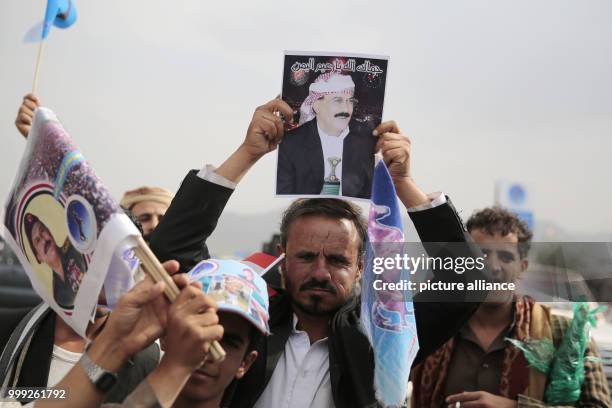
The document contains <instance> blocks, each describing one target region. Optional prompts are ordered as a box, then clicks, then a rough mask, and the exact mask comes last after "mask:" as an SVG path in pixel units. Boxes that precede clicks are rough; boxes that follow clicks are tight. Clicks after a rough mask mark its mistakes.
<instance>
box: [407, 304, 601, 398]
mask: <svg viewBox="0 0 612 408" xmlns="http://www.w3.org/2000/svg"><path fill="white" fill-rule="evenodd" d="M543 310H544V311H545V313H544V314H542V313H541V312H542V311H543ZM534 311H536V313H534ZM534 315H536V316H540V317H539V318H538V320H539V321H538V322H534V321H532V319H533V316H534ZM546 321H548V322H549V323H548V324H547V323H546ZM534 323H535V324H534ZM568 326H569V320H568V319H565V318H562V317H559V316H554V315H549V314H548V309H544V308H542V307H541V306H539V305H536V304H535V302H534V301H533V299H530V298H527V297H524V298H520V299H518V300H517V301H516V303H515V324H514V327H513V328H512V330H511V337H512V338H514V339H518V340H524V339H525V338H526V337H530V336H532V337H535V338H542V337H548V336H550V335H552V339H553V341H554V343H555V346H558V344H559V343H560V342H561V339H562V338H563V335H564V333H565V330H566V329H567V327H568ZM535 332H539V333H535ZM548 333H550V334H548ZM454 347H455V339H451V340H450V341H448V342H447V343H446V344H445V345H443V346H442V347H441V348H440V349H438V350H437V351H436V352H435V353H434V354H432V355H431V356H430V357H428V358H427V359H426V360H425V361H424V362H423V363H422V364H420V365H418V366H417V367H415V368H414V369H413V372H412V382H413V386H414V390H413V395H412V402H413V407H419V408H424V407H432V408H434V407H435V408H437V407H440V406H441V405H442V402H443V401H444V397H445V395H443V392H444V384H445V382H446V377H447V375H448V367H449V363H450V359H451V357H452V354H453V351H454ZM586 355H587V356H597V355H598V353H597V348H596V346H595V343H594V342H593V341H591V342H590V344H589V346H588V348H587V351H586ZM538 377H540V378H538ZM542 379H544V380H545V376H544V375H543V374H541V373H539V372H537V370H535V369H530V368H529V367H528V364H527V361H526V360H525V358H524V356H523V354H522V353H521V352H520V350H518V349H517V348H515V347H514V346H511V345H508V346H507V347H506V349H505V350H504V362H503V364H502V375H501V382H500V389H499V394H498V395H501V396H504V397H506V398H509V399H514V400H518V402H519V404H518V406H519V407H545V406H547V405H546V404H544V403H543V402H542V398H543V395H544V387H545V381H542ZM579 403H580V404H579V405H578V406H588V407H610V406H611V404H610V397H609V391H608V386H607V380H606V376H605V374H604V372H603V368H602V366H601V363H599V362H596V361H592V360H591V359H587V360H586V362H585V381H584V384H583V386H582V393H581V396H580V400H579ZM585 404H586V405H585Z"/></svg>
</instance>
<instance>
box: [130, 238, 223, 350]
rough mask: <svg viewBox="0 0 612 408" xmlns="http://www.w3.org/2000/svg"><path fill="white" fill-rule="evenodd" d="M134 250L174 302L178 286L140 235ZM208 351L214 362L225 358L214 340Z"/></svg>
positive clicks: (146, 270) (169, 298) (152, 276)
mask: <svg viewBox="0 0 612 408" xmlns="http://www.w3.org/2000/svg"><path fill="white" fill-rule="evenodd" d="M134 252H135V253H136V256H137V257H138V258H139V259H140V262H141V264H142V268H143V269H144V271H145V272H146V273H148V274H149V276H151V278H153V281H155V282H156V283H157V282H164V283H165V284H166V285H165V289H164V294H165V295H166V297H167V298H168V300H169V301H170V302H174V301H175V300H176V298H177V296H178V295H179V292H180V291H179V288H178V287H177V286H176V284H175V283H174V281H173V280H172V278H171V277H170V275H168V272H166V270H165V269H164V267H163V266H162V264H161V263H160V262H159V261H158V260H157V257H156V256H155V254H153V251H151V248H149V246H148V245H147V243H146V242H144V240H143V239H142V237H141V236H139V237H138V245H137V246H136V247H135V248H134ZM209 353H210V355H211V356H212V358H213V359H214V360H215V361H216V362H219V361H222V360H223V359H224V358H225V350H223V347H221V345H220V344H219V342H218V341H216V340H215V341H213V342H212V343H210V348H209Z"/></svg>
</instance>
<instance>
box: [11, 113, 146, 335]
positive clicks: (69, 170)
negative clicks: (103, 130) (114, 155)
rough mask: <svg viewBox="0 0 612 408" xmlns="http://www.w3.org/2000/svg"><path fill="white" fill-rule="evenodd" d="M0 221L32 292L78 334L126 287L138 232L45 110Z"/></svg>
mask: <svg viewBox="0 0 612 408" xmlns="http://www.w3.org/2000/svg"><path fill="white" fill-rule="evenodd" d="M2 221H3V222H2V225H1V226H0V228H1V230H2V234H3V236H4V239H5V240H6V242H7V243H8V244H9V245H10V246H11V247H12V249H13V251H14V252H15V253H16V254H17V256H18V257H19V259H20V261H21V263H22V265H23V266H24V269H25V271H26V273H27V274H28V276H29V278H30V281H31V282H32V286H33V288H34V290H36V292H37V293H38V294H39V295H40V297H41V298H43V299H44V301H45V302H47V303H48V304H49V305H50V306H51V307H52V308H53V309H54V310H55V311H56V312H57V314H58V315H59V316H60V317H61V318H63V319H64V320H65V321H66V322H67V323H68V324H69V325H70V326H72V327H73V328H74V329H75V330H76V331H77V332H78V333H79V334H80V335H82V336H84V335H85V330H86V328H87V324H88V322H89V321H90V320H91V319H92V317H93V316H94V313H95V310H96V306H97V305H105V306H111V307H112V305H113V304H114V302H116V300H117V299H118V297H119V296H120V293H123V292H124V291H125V290H127V289H128V288H129V287H131V286H132V285H133V278H132V275H131V272H132V271H133V270H134V269H135V268H136V264H135V261H134V259H133V257H131V255H130V254H131V250H130V245H131V240H130V239H129V238H130V237H134V236H137V235H138V234H139V232H138V230H137V228H136V227H135V226H134V224H133V223H132V222H131V221H130V219H129V218H128V217H127V216H126V215H125V214H124V213H123V211H122V210H121V209H120V207H119V206H118V205H117V203H116V202H115V201H114V200H113V199H112V197H111V196H110V194H109V192H108V190H107V189H106V187H105V186H104V185H103V184H102V182H101V181H100V179H99V178H98V177H97V176H96V174H95V172H94V170H93V168H92V167H91V166H90V165H89V163H88V162H87V161H86V160H85V157H84V156H83V154H82V153H81V151H80V150H79V148H78V147H77V146H76V144H75V143H74V141H73V140H72V139H71V138H70V136H69V135H68V133H67V132H66V131H65V130H64V128H63V127H62V125H61V124H60V122H59V121H58V120H57V117H56V116H55V114H54V113H53V112H52V111H51V110H49V109H46V108H39V109H37V110H36V113H35V117H34V123H33V125H32V130H31V131H30V134H29V135H28V142H27V145H26V150H25V153H24V156H23V158H22V160H21V163H20V165H19V169H18V171H17V175H16V177H15V181H14V182H13V187H12V189H11V191H10V193H9V195H8V198H7V201H6V205H5V208H4V212H3V214H2ZM122 258H124V259H122ZM111 263H112V274H109V277H112V279H111V280H110V281H107V283H106V285H105V286H106V288H105V289H106V290H102V289H103V288H102V287H103V285H104V283H105V279H106V277H107V271H108V270H109V267H110V266H111ZM109 300H110V301H109Z"/></svg>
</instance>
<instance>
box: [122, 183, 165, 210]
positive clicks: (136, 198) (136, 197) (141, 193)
mask: <svg viewBox="0 0 612 408" xmlns="http://www.w3.org/2000/svg"><path fill="white" fill-rule="evenodd" d="M173 198H174V194H172V193H171V192H169V191H168V190H166V189H163V188H161V187H140V188H137V189H135V190H130V191H127V192H126V193H125V194H124V195H123V198H122V199H121V202H120V203H119V204H120V205H121V207H123V208H127V209H130V208H132V206H134V205H135V204H138V203H140V202H142V201H155V202H157V203H161V204H164V205H166V206H168V207H169V206H170V202H172V199H173Z"/></svg>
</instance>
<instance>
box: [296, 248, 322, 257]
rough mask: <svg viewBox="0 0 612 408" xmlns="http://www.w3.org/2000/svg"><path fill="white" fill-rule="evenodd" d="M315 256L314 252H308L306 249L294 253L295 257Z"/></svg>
mask: <svg viewBox="0 0 612 408" xmlns="http://www.w3.org/2000/svg"><path fill="white" fill-rule="evenodd" d="M317 254H318V252H315V251H310V250H308V249H303V250H301V251H297V252H296V255H297V256H304V255H317Z"/></svg>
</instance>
